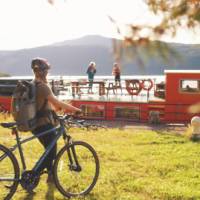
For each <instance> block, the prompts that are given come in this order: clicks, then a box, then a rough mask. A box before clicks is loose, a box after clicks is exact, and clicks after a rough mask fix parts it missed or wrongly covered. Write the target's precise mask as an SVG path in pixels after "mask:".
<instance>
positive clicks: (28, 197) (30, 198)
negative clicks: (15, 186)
mask: <svg viewBox="0 0 200 200" xmlns="http://www.w3.org/2000/svg"><path fill="white" fill-rule="evenodd" d="M34 195H35V193H27V195H26V196H25V197H24V198H23V200H33V197H34Z"/></svg>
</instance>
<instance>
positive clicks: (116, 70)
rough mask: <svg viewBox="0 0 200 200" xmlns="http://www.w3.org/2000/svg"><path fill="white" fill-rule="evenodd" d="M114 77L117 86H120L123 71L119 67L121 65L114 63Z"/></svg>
mask: <svg viewBox="0 0 200 200" xmlns="http://www.w3.org/2000/svg"><path fill="white" fill-rule="evenodd" d="M112 75H114V78H115V85H116V86H117V85H120V81H121V79H120V75H121V70H120V67H119V64H118V63H114V64H113V69H112Z"/></svg>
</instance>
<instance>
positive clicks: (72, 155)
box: [67, 142, 82, 172]
mask: <svg viewBox="0 0 200 200" xmlns="http://www.w3.org/2000/svg"><path fill="white" fill-rule="evenodd" d="M67 154H68V157H69V162H70V164H69V169H70V170H71V171H75V172H80V171H81V170H82V168H81V166H80V164H79V162H78V159H77V154H76V150H75V145H74V144H73V142H72V143H71V144H70V146H69V148H67Z"/></svg>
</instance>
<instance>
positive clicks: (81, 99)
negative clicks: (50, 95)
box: [0, 70, 200, 123]
mask: <svg viewBox="0 0 200 200" xmlns="http://www.w3.org/2000/svg"><path fill="white" fill-rule="evenodd" d="M135 77H136V76H134V79H133V78H131V77H129V78H124V77H122V79H121V83H120V84H118V85H115V82H114V81H113V78H112V79H111V78H106V79H105V77H104V78H103V79H102V78H100V77H99V78H98V79H95V80H94V82H93V92H94V93H88V82H87V79H86V77H83V78H79V79H77V80H73V79H70V78H69V77H68V78H65V77H60V78H58V77H57V79H55V78H51V77H49V83H50V84H51V85H53V86H54V91H55V93H56V95H58V97H59V98H61V99H63V100H70V101H71V102H72V104H73V105H74V106H77V107H80V108H81V109H82V110H83V112H84V118H87V119H95V120H120V121H124V120H126V121H135V122H150V123H188V122H190V120H191V118H192V117H193V116H194V115H199V116H200V113H198V114H192V113H188V107H189V106H190V105H192V104H195V103H197V102H199V101H200V70H166V71H165V72H164V76H163V80H157V79H156V78H151V77H150V78H146V77H147V76H144V77H145V78H144V77H140V78H137V79H136V78H135ZM21 79H30V77H29V78H27V77H23V78H16V77H15V78H9V77H8V78H1V79H0V108H1V110H4V111H5V110H6V111H8V112H9V111H10V105H11V95H12V91H13V89H14V86H15V85H16V81H17V80H21ZM52 83H53V84H52Z"/></svg>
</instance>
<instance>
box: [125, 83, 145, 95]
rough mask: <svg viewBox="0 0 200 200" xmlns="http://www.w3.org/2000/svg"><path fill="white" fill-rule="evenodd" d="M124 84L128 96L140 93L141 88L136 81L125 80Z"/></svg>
mask: <svg viewBox="0 0 200 200" xmlns="http://www.w3.org/2000/svg"><path fill="white" fill-rule="evenodd" d="M125 82H126V90H127V92H128V93H129V94H130V95H138V94H139V93H140V92H141V90H142V86H141V83H140V81H139V80H138V79H133V80H125Z"/></svg>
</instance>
